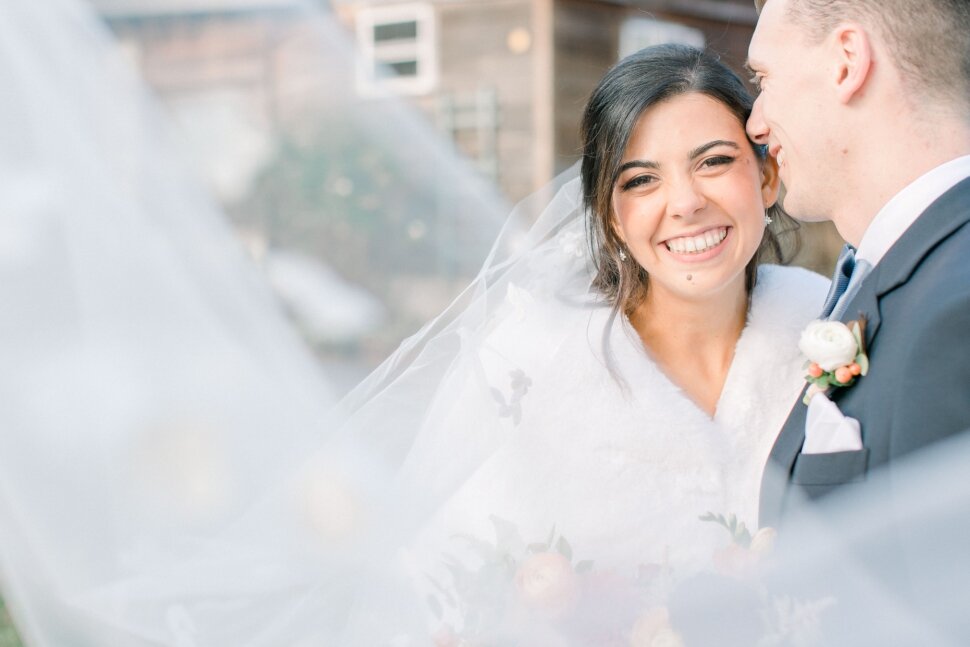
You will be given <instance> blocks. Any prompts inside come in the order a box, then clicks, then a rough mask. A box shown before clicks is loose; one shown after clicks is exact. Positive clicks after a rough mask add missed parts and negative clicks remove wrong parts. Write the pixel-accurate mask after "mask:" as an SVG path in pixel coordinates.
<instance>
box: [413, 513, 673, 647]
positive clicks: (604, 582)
mask: <svg viewBox="0 0 970 647" xmlns="http://www.w3.org/2000/svg"><path fill="white" fill-rule="evenodd" d="M490 520H491V523H492V526H493V528H494V531H495V538H494V540H483V539H480V538H477V537H472V536H469V535H458V536H456V537H455V540H456V541H457V542H459V543H460V544H463V545H464V547H465V548H468V549H471V551H472V552H473V553H474V555H475V557H476V560H475V564H474V565H473V566H470V565H468V563H467V561H465V560H459V559H457V558H455V557H453V556H446V557H445V566H446V568H447V570H448V573H449V575H450V582H441V581H439V580H437V579H434V578H429V580H430V581H431V583H432V585H433V587H434V591H435V592H434V593H433V594H432V595H430V596H429V597H428V605H429V607H430V609H431V611H432V613H433V614H434V615H435V617H437V618H438V619H439V620H440V621H441V623H442V624H441V627H440V629H439V631H438V633H437V634H436V636H435V645H436V647H511V646H513V645H524V644H542V645H549V646H556V647H572V646H578V645H599V646H602V647H613V646H616V647H620V646H623V647H626V646H628V645H631V644H632V645H636V646H637V647H648V646H651V645H654V646H656V647H660V646H661V645H668V646H669V647H676V646H677V645H679V644H680V643H679V642H677V638H676V634H675V633H674V632H673V631H672V630H671V629H670V628H669V622H668V618H667V614H666V611H665V609H663V607H662V605H661V604H659V602H660V601H662V599H663V597H664V592H665V591H666V589H667V588H668V585H669V582H670V569H669V567H666V566H664V565H662V564H643V565H640V566H639V567H637V568H636V569H634V572H633V573H623V574H618V573H614V572H611V571H606V570H600V569H597V568H596V565H595V563H594V562H593V561H592V560H588V559H577V558H576V557H575V556H574V554H573V548H572V546H571V545H570V543H569V541H568V540H567V539H566V538H565V537H563V536H562V535H560V534H559V533H557V531H556V529H555V528H553V529H552V530H551V531H550V533H549V535H548V536H547V537H546V538H545V539H544V540H543V541H539V542H534V543H526V542H525V541H523V540H522V538H521V536H520V534H519V531H518V529H517V528H516V526H515V525H514V524H512V523H511V522H509V521H506V520H504V519H501V518H499V517H496V516H492V517H490ZM456 627H458V628H457V629H456ZM665 636H666V638H665ZM656 638H659V639H660V642H657V641H656V640H655V639H656ZM634 639H635V642H631V640H634Z"/></svg>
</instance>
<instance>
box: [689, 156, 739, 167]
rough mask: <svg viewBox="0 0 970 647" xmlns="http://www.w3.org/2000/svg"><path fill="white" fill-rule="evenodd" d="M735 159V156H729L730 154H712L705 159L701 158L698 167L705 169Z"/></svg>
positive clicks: (728, 162)
mask: <svg viewBox="0 0 970 647" xmlns="http://www.w3.org/2000/svg"><path fill="white" fill-rule="evenodd" d="M735 159H736V158H734V157H731V156H730V155H714V156H713V157H708V158H707V159H705V160H703V161H702V162H701V163H700V165H699V166H698V168H700V169H705V168H716V167H718V166H726V165H728V164H731V163H732V162H734V160H735Z"/></svg>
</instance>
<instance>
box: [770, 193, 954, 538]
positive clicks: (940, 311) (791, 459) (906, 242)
mask: <svg viewBox="0 0 970 647" xmlns="http://www.w3.org/2000/svg"><path fill="white" fill-rule="evenodd" d="M968 221H970V178H968V179H965V180H963V181H962V182H960V183H959V184H957V185H956V186H955V187H953V188H952V189H950V190H949V191H947V192H946V193H945V194H944V195H942V196H941V197H940V198H939V199H938V200H936V201H935V202H934V203H933V204H932V205H930V207H929V208H927V210H926V211H925V212H923V213H922V214H921V215H920V216H919V218H917V220H916V221H915V222H914V223H913V224H912V225H911V226H910V227H909V229H908V230H907V231H906V232H905V233H904V234H903V236H902V237H901V238H900V239H899V240H898V241H897V242H896V243H895V245H893V247H892V248H890V250H889V251H888V252H887V253H886V255H885V256H884V257H883V258H882V260H881V261H880V262H879V263H878V264H877V265H876V266H875V267H874V268H873V270H872V272H871V273H870V274H869V276H867V277H866V278H865V280H864V281H863V282H862V284H861V285H860V287H859V290H858V291H857V292H856V295H855V297H854V298H853V299H852V301H851V302H850V303H849V305H848V308H847V309H846V311H845V314H844V315H843V317H842V320H843V321H851V320H854V319H858V318H860V317H864V318H865V319H866V330H865V339H866V350H867V353H868V356H869V373H868V375H866V376H863V377H861V378H859V379H858V380H857V381H856V382H855V383H854V384H853V385H852V386H850V387H847V388H841V389H835V390H834V391H832V392H830V393H829V397H830V399H831V400H832V401H833V402H835V404H836V405H837V406H838V407H839V409H840V410H841V411H842V413H843V414H844V415H846V416H849V417H852V418H855V419H856V420H858V421H859V422H860V425H861V428H862V441H863V446H864V448H863V449H861V450H859V451H850V452H837V453H832V454H815V455H812V454H802V453H801V446H802V443H803V441H804V439H805V416H806V412H807V407H806V406H805V405H804V404H803V403H802V401H801V399H799V400H798V401H797V402H796V404H795V406H794V408H793V409H792V410H791V413H790V414H789V416H788V420H787V421H786V422H785V425H784V427H783V428H782V430H781V432H780V434H779V436H778V438H777V440H776V441H775V445H774V447H773V449H772V451H771V455H770V457H769V459H768V465H767V466H766V469H765V475H764V478H763V480H762V487H761V509H760V519H759V522H760V525H762V526H777V525H780V524H781V523H782V522H783V521H784V518H785V517H786V515H788V514H789V513H791V512H793V511H794V510H795V509H797V508H798V507H799V506H801V505H803V504H804V503H805V502H807V501H808V502H810V501H812V500H814V499H817V498H819V497H822V496H824V495H826V494H828V493H830V492H833V491H837V490H839V491H845V490H848V489H850V488H853V487H855V486H854V485H852V484H856V483H861V482H864V481H866V480H867V478H868V475H869V474H870V473H871V472H872V471H873V470H876V469H877V468H882V469H881V470H880V471H881V472H889V471H891V469H892V463H893V461H894V460H896V459H899V458H901V457H903V456H906V455H907V454H909V453H911V452H913V451H914V450H917V449H920V448H922V447H924V446H926V445H929V444H931V443H934V442H936V441H938V440H941V439H944V438H947V437H950V436H953V435H955V434H958V433H960V432H962V431H965V430H967V429H970V225H968ZM888 483H889V480H888V479H885V480H880V481H879V484H873V487H876V488H883V489H885V490H886V491H885V493H884V494H885V496H887V497H888V496H890V495H891V494H890V491H889V490H890V489H891V488H890V487H889V485H888ZM877 498H878V493H877ZM809 505H810V504H809Z"/></svg>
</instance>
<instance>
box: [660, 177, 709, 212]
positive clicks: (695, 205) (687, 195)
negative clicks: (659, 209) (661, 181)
mask: <svg viewBox="0 0 970 647" xmlns="http://www.w3.org/2000/svg"><path fill="white" fill-rule="evenodd" d="M706 205H707V199H706V198H705V197H704V194H703V193H701V192H700V191H699V190H698V187H697V186H695V184H694V182H693V181H691V180H690V179H687V178H685V179H683V180H680V181H676V182H671V183H669V184H668V185H667V215H668V216H671V217H674V218H690V217H691V216H693V215H694V214H695V213H697V212H698V211H700V210H701V209H703V208H704V207H705V206H706Z"/></svg>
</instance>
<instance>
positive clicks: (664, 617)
mask: <svg viewBox="0 0 970 647" xmlns="http://www.w3.org/2000/svg"><path fill="white" fill-rule="evenodd" d="M630 647H684V640H683V639H682V638H681V637H680V634H678V633H677V632H676V631H674V628H673V626H671V624H670V612H669V611H668V610H667V607H653V608H651V609H648V610H647V611H646V612H645V613H643V614H642V615H641V616H640V617H639V618H637V621H636V624H634V625H633V631H632V632H630Z"/></svg>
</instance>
